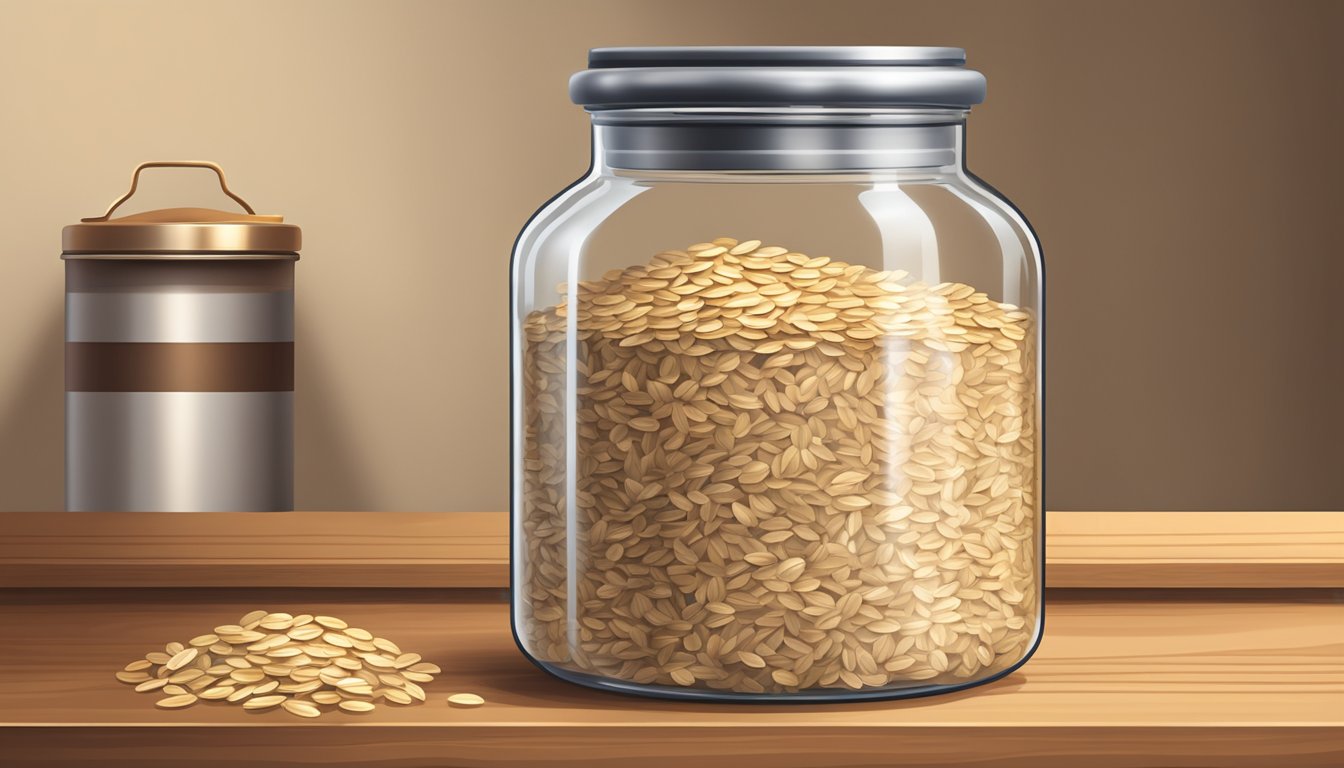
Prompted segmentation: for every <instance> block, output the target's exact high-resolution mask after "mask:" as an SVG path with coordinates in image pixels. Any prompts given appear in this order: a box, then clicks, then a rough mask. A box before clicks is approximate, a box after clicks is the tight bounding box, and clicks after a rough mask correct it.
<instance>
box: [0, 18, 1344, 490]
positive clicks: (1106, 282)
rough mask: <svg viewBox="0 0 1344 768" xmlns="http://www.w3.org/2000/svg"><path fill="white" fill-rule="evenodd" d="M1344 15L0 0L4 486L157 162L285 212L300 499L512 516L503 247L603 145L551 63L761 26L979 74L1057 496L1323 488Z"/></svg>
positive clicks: (44, 422) (981, 127)
mask: <svg viewBox="0 0 1344 768" xmlns="http://www.w3.org/2000/svg"><path fill="white" fill-rule="evenodd" d="M1341 7H1344V4H1337V3H1330V2H1321V3H1308V2H1276V3H1270V2H1265V3H1245V2H1243V3H1230V2H1229V3H1220V2H1212V3H1189V2H1182V3H1156V2H1154V3H1125V2H1118V1H1117V2H1110V1H1108V2H1094V3H1074V2H1036V3H997V2H985V3H966V2H942V3H940V2H929V3H910V4H904V3H897V2H871V3H869V2H839V1H838V0H832V1H831V2H827V3H821V2H773V3H770V2H730V1H726V0H725V1H721V2H705V1H703V0H683V1H681V2H670V1H669V2H629V1H626V2H596V1H593V2H533V3H527V2H491V1H490V0H472V1H471V2H397V1H390V0H382V1H380V2H372V1H368V2H231V3H227V4H226V3H222V2H220V3H193V2H176V1H173V2H168V1H164V2H38V1H37V0H30V1H28V2H15V1H13V0H0V211H3V212H4V217H3V221H4V226H3V232H4V235H3V238H2V239H0V509H5V510H17V509H54V508H59V507H60V505H61V503H62V501H61V472H62V470H61V429H62V427H61V422H62V414H61V388H62V385H61V322H62V321H61V306H62V304H61V302H62V283H61V266H60V262H59V261H58V259H57V256H58V250H59V238H60V228H61V226H62V225H64V224H67V223H71V222H73V221H75V220H76V219H77V218H79V217H80V216H88V215H93V214H95V213H100V212H101V211H102V209H103V207H104V206H105V205H106V204H107V203H108V202H109V200H110V199H111V198H112V197H113V196H115V195H117V194H119V193H120V192H121V191H122V190H123V187H124V185H125V183H126V181H127V177H128V174H129V171H130V170H131V168H132V167H133V166H134V165H135V163H137V162H139V161H141V160H147V159H167V158H207V159H214V160H217V161H219V162H221V163H222V164H223V165H224V167H225V168H226V169H227V170H228V172H229V174H230V181H231V182H232V185H233V186H234V187H235V188H236V189H237V191H239V192H240V193H242V194H243V195H244V196H245V197H248V198H249V199H250V200H251V201H252V202H253V203H254V204H255V205H256V206H257V207H258V209H259V210H260V211H263V212H277V213H283V214H285V215H286V216H287V217H289V219H290V220H292V221H295V222H297V223H299V224H301V225H303V227H304V239H305V248H304V252H303V260H302V261H301V262H300V264H299V309H298V313H299V317H298V321H299V324H300V330H299V338H298V341H299V352H298V356H299V357H298V364H299V385H298V388H299V398H300V401H299V417H298V467H299V469H298V478H297V481H298V504H299V505H300V506H301V507H303V508H309V509H313V508H330V509H407V510H410V509H415V510H421V509H434V510H438V509H441V510H466V509H501V508H503V507H504V506H505V504H506V500H507V497H508V489H507V479H506V478H507V432H506V430H507V407H506V391H507V376H508V370H507V366H508V360H507V353H506V350H507V344H508V339H507V284H506V281H507V273H508V254H509V248H510V246H511V244H512V242H513V238H514V236H515V234H516V233H517V230H518V228H519V226H520V225H521V224H522V223H523V222H524V221H525V220H526V218H527V216H528V215H529V214H530V213H531V212H532V210H533V209H534V208H535V207H536V206H537V205H538V204H539V203H541V202H543V201H544V200H546V198H547V197H549V196H550V195H551V194H552V193H554V192H555V191H557V190H559V189H560V188H561V187H562V186H564V185H565V184H566V183H567V182H569V181H570V180H571V179H573V178H574V177H575V176H577V175H579V174H580V173H581V172H582V171H583V170H584V168H585V167H586V166H587V162H588V158H587V156H586V153H587V133H586V132H587V125H586V120H585V117H584V115H583V113H582V112H581V111H580V110H579V109H578V108H576V107H574V106H572V105H570V104H569V103H568V100H567V97H566V91H565V82H566V78H567V76H568V74H569V73H570V72H572V71H574V70H576V69H579V68H581V67H582V66H583V65H584V56H585V51H586V49H587V48H589V47H592V46H598V45H619V44H627V45H639V44H751V43H756V44H764V43H777V44H788V43H794V44H805V43H812V44H819V43H824V44H836V43H864V44H902V43H904V44H949V45H961V46H965V47H967V48H968V49H969V52H970V59H971V65H972V66H973V67H975V68H978V69H980V70H982V71H983V72H985V74H986V75H987V76H988V78H989V101H988V102H987V103H986V104H985V105H984V106H983V107H982V108H980V109H977V110H976V111H975V113H974V115H973V117H972V121H971V132H970V137H971V145H970V146H971V149H970V164H971V167H972V169H973V170H975V171H976V172H977V173H978V174H979V175H981V176H982V177H984V178H985V179H987V180H988V181H989V182H990V183H992V184H994V185H995V186H997V187H998V188H999V189H1001V190H1002V191H1003V192H1004V193H1006V194H1007V195H1009V196H1010V197H1011V198H1012V199H1013V200H1014V201H1015V202H1016V203H1017V204H1018V205H1019V206H1020V207H1021V208H1022V209H1023V210H1024V211H1025V212H1026V213H1027V215H1028V216H1029V217H1030V218H1031V220H1032V221H1033V223H1034V224H1035V226H1036V228H1037V230H1038V232H1039V234H1040V236H1041V240H1042V242H1043V244H1044V248H1045V253H1046V260H1047V265H1048V270H1047V272H1048V276H1049V277H1048V291H1049V300H1048V324H1049V325H1048V327H1049V331H1048V357H1047V360H1048V378H1047V382H1048V384H1047V386H1048V397H1047V404H1048V405H1047V411H1048V417H1047V419H1048V420H1047V431H1046V434H1047V446H1048V448H1047V450H1048V454H1049V462H1048V496H1047V498H1048V502H1049V504H1050V506H1051V507H1052V508H1056V509H1060V508H1075V509H1087V508H1101V509H1106V508H1134V509H1138V508H1150V509H1163V508H1186V509H1201V508H1204V509H1219V508H1222V509H1237V508H1263V509H1275V508H1326V507H1333V508H1341V507H1344V472H1342V471H1341V467H1344V448H1342V447H1341V446H1344V441H1342V440H1341V428H1342V427H1344V403H1342V402H1341V392H1342V391H1344V364H1341V362H1340V360H1341V356H1342V355H1344V321H1341V317H1344V311H1341V308H1340V307H1341V303H1340V289H1341V285H1342V282H1344V281H1342V280H1341V278H1344V270H1342V269H1341V259H1342V257H1344V254H1341V245H1340V243H1341V241H1342V240H1344V238H1342V237H1341V235H1340V234H1339V224H1338V219H1339V215H1338V212H1337V209H1338V207H1339V204H1340V202H1341V193H1340V192H1339V187H1338V178H1339V176H1340V171H1341V164H1340V150H1339V149H1338V144H1339V141H1340V135H1341V128H1342V127H1344V126H1341V115H1340V101H1341V100H1340V98H1339V90H1338V85H1337V84H1336V82H1335V77H1337V75H1338V73H1339V65H1338V61H1337V55H1336V54H1334V53H1331V52H1330V49H1331V48H1332V46H1337V43H1338V39H1337V38H1338V32H1339V30H1340V29H1341V28H1344V14H1342V13H1341V11H1340V8H1341ZM207 182H208V179H206V178H201V179H195V180H193V181H192V182H191V184H192V185H194V186H190V190H199V195H197V197H198V198H200V201H201V202H207V203H216V202H217V201H219V200H221V198H218V197H212V196H210V193H209V191H208V184H207ZM173 183H174V182H172V181H171V180H170V179H169V178H167V177H163V176H160V177H158V178H157V179H156V178H147V179H146V185H145V186H146V197H145V199H146V201H147V202H148V204H149V205H151V206H161V205H169V204H174V203H176V202H178V200H177V199H176V198H175V197H174V196H173V195H170V194H168V192H173V193H176V194H181V193H182V192H184V191H189V190H188V187H186V186H176V187H174V186H173ZM156 189H157V193H156V191H155V190H156ZM218 205H219V206H220V207H223V204H222V202H220V203H218Z"/></svg>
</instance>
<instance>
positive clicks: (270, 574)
mask: <svg viewBox="0 0 1344 768" xmlns="http://www.w3.org/2000/svg"><path fill="white" fill-rule="evenodd" d="M1046 535H1047V542H1046V553H1047V569H1046V578H1047V583H1048V585H1049V586H1051V587H1114V588H1143V587H1228V588H1233V587H1236V588H1264V587H1272V588H1311V587H1332V586H1341V585H1344V512H1069V511H1059V512H1051V513H1049V515H1048V516H1047V532H1046ZM507 584H508V516H507V515H506V514H505V513H503V512H285V513H208V514H161V513H81V512H41V513H39V512H9V513H0V588H2V587H35V586H46V587H84V586H106V587H143V586H201V587H216V586H293V587H360V586H377V587H501V586H506V585H507Z"/></svg>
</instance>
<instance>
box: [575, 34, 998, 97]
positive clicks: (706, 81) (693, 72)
mask: <svg viewBox="0 0 1344 768" xmlns="http://www.w3.org/2000/svg"><path fill="white" fill-rule="evenodd" d="M965 61H966V58H965V51H964V50H963V49H961V48H948V47H919V46H725V47H717V46H705V47H653V48H596V49H593V50H592V51H590V53H589V68H588V69H586V70H584V71H582V72H579V73H576V74H575V75H574V76H573V77H571V78H570V81H569V94H570V98H571V99H572V100H573V101H574V103H576V104H580V105H583V106H584V107H585V108H586V109H588V110H590V111H597V110H607V109H631V108H648V107H669V106H683V107H697V106H702V107H760V106H766V107H769V106H781V107H783V106H787V107H796V106H812V107H821V108H827V107H854V108H862V107H935V108H937V107H950V108H960V109H969V108H970V106H971V105H973V104H979V103H981V102H982V101H984V98H985V77H984V75H982V74H981V73H979V72H977V71H975V70H971V69H966V68H965V66H964V65H965Z"/></svg>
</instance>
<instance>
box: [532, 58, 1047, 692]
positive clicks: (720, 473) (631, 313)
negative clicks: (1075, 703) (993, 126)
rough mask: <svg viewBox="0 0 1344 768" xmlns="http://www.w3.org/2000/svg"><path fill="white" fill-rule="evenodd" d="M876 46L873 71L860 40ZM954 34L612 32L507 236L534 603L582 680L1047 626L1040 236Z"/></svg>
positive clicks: (879, 681)
mask: <svg viewBox="0 0 1344 768" xmlns="http://www.w3.org/2000/svg"><path fill="white" fill-rule="evenodd" d="M855 64H862V65H863V66H854V65H855ZM963 64H964V52H962V51H960V50H959V49H947V48H730V49H721V48H675V49H599V50H595V51H593V52H592V55H591V58H590V69H589V70H587V71H585V72H582V73H580V74H578V75H576V76H575V78H574V79H573V80H572V81H571V86H570V88H571V95H572V96H573V97H574V100H575V101H576V102H577V103H580V104H584V105H585V106H586V107H587V109H588V110H589V111H590V112H591V114H592V117H593V164H592V169H591V171H590V173H589V174H588V175H587V176H585V177H584V178H583V179H581V180H580V181H578V182H577V183H575V184H574V185H573V186H571V187H570V188H569V189H567V190H565V191H564V192H562V193H561V194H559V195H558V196H556V197H555V198H554V199H553V200H551V201H550V202H549V203H548V204H547V205H546V206H545V207H543V208H542V209H541V210H540V211H538V212H537V214H536V215H535V216H534V217H533V218H532V219H531V221H529V222H528V224H527V226H526V227H525V228H524V229H523V231H522V233H521V235H520V236H519V238H518V242H517V245H516V247H515V250H514V260H513V307H512V309H513V336H512V366H513V375H512V387H513V399H512V407H513V420H512V423H513V437H512V439H513V474H512V479H513V487H512V499H513V509H512V526H513V551H512V557H513V624H514V633H515V637H516V639H517V641H518V643H519V646H520V647H521V648H522V650H523V651H524V653H525V654H526V655H527V656H528V657H529V658H530V659H531V660H532V661H534V662H535V663H537V664H538V665H539V666H541V667H542V668H543V669H545V670H547V671H549V672H551V673H553V674H555V675H557V676H559V677H561V678H564V679H566V680H570V681H573V682H577V683H580V684H584V685H589V686H593V687H598V688H606V689H614V690H620V691H627V692H633V693H641V694H646V695H654V696H670V697H685V698H703V699H737V700H791V701H798V700H845V699H860V698H888V697H899V696H915V695H922V694H927V693H933V692H940V691H947V690H954V689H959V688H964V687H967V686H970V685H975V684H978V683H984V682H987V681H989V680H993V679H995V678H998V677H1001V676H1003V675H1006V674H1008V673H1009V672H1011V671H1012V670H1014V669H1016V668H1017V667H1018V666H1020V665H1021V664H1022V663H1024V662H1025V661H1026V659H1027V658H1028V657H1029V656H1030V655H1031V653H1032V651H1034V649H1035V647H1036V645H1037V643H1038V641H1039V637H1040V630H1041V626H1042V606H1041V596H1042V593H1041V587H1042V578H1041V574H1042V562H1043V553H1042V545H1043V537H1042V531H1043V526H1042V507H1041V441H1040V436H1041V429H1040V424H1041V397H1040V392H1041V388H1040V381H1041V376H1040V374H1041V370H1042V367H1041V349H1042V346H1041V327H1042V325H1041V308H1042V297H1043V294H1042V273H1041V257H1040V248H1039V245H1038V243H1037V241H1036V238H1035V236H1034V235H1033V233H1032V231H1031V229H1030V227H1029V225H1028V224H1027V222H1026V220H1025V219H1024V218H1023V217H1022V216H1021V215H1020V214H1019V213H1018V212H1017V211H1016V210H1015V209H1014V208H1013V207H1012V205H1011V204H1009V203H1008V202H1007V201H1006V200H1004V199H1003V198H1002V197H1001V196H1000V195H998V194H997V193H996V192H995V191H994V190H993V189H991V188H990V187H988V186H987V185H985V184H984V183H983V182H981V181H979V180H978V179H976V178H975V177H974V176H972V175H971V174H970V173H969V172H968V171H967V170H966V166H965V162H964V158H965V120H966V114H967V111H968V110H969V107H970V106H971V105H972V104H975V103H979V102H980V101H981V100H982V99H983V95H984V79H983V77H982V76H981V75H980V74H979V73H977V72H973V71H971V70H967V69H965V68H964V66H963Z"/></svg>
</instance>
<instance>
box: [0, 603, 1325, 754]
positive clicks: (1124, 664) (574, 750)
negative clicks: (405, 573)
mask: <svg viewBox="0 0 1344 768" xmlns="http://www.w3.org/2000/svg"><path fill="white" fill-rule="evenodd" d="M1047 606H1048V607H1047V629H1046V636H1045V640H1044V642H1043V644H1042V645H1041V647H1040V650H1039V651H1038V653H1037V655H1036V657H1035V658H1034V659H1033V660H1032V661H1031V662H1030V663H1029V664H1028V665H1027V666H1025V667H1024V668H1023V669H1021V670H1019V671H1018V672H1016V673H1014V674H1013V675H1011V676H1009V677H1008V678H1005V679H1003V680H1000V681H997V682H995V683H991V684H989V685H987V686H984V687H981V688H979V689H973V690H969V691H963V692H960V693H955V694H950V695H946V696H939V697H931V698H925V699H916V700H908V701H895V702H875V703H864V704H842V705H773V706H769V705H756V706H749V705H714V704H688V703H675V702H666V701H656V700H644V699H636V698H630V697H625V696H619V695H615V694H607V693H601V692H597V691H591V690H587V689H583V688H579V687H576V686H573V685H570V684H567V683H563V682H561V681H558V680H555V679H553V678H551V677H549V676H548V675H546V674H545V673H543V672H541V671H540V670H538V669H536V668H535V667H533V666H532V665H531V664H529V663H528V662H527V661H526V660H525V659H524V658H523V657H522V655H521V654H520V653H519V652H518V651H517V650H516V649H515V647H514V644H513V640H512V638H511V636H510V633H509V620H508V608H507V605H506V603H505V602H504V594H503V592H502V590H497V589H496V590H463V589H457V590H407V589H379V590H319V589H310V590H293V589H237V588H234V589H211V590H198V589H167V590H164V589H159V590H130V589H125V590H123V589H99V590H51V589H47V590H37V589H32V590H26V589H8V590H0V613H2V614H3V615H4V617H5V620H4V622H3V623H0V648H3V649H4V650H5V653H4V654H3V655H0V680H4V685H2V686H0V743H2V744H4V748H3V757H0V763H3V764H4V765H6V766H15V765H52V766H79V765H90V766H93V765H96V766H100V767H107V766H114V767H115V766H137V767H138V766H174V767H176V766H182V765H191V766H200V767H204V766H224V765H228V766H240V765H312V764H320V763H326V762H331V763H340V764H343V765H347V764H348V765H355V764H358V765H365V766H389V767H390V766H397V767H398V768H410V767H411V766H430V765H434V766H445V765H451V766H511V765H571V766H572V765H585V766H611V767H612V768H616V767H618V766H631V765H639V766H648V767H649V768H661V767H663V766H667V767H668V768H672V767H676V768H682V766H685V765H688V764H695V765H697V766H705V767H706V768H712V767H713V766H720V765H722V766H733V767H734V768H741V767H742V766H750V765H757V764H759V765H770V766H772V767H777V768H816V767H819V766H842V765H843V766H874V767H876V766H895V765H940V766H947V765H961V764H968V765H975V766H980V767H981V768H987V767H992V766H997V767H999V768H1006V767H1008V766H1028V765H1030V766H1070V767H1072V766H1080V765H1086V766H1089V767H1091V766H1097V767H1099V768H1107V767H1108V766H1109V767H1119V766H1210V765H1219V766H1272V767H1273V768H1284V767H1285V766H1294V767H1295V768H1309V767H1311V766H1338V765H1341V764H1344V706H1342V705H1341V703H1342V702H1344V636H1341V633H1340V627H1341V626H1344V603H1341V600H1340V595H1339V593H1338V592H1332V591H1328V590H1315V591H1287V590H1284V591H1267V590H1257V591H1253V592H1251V591H1247V592H1235V591H1226V590H1211V589H1204V590H1161V591H1157V590H1151V591H1123V590H1072V591H1064V592H1053V593H1051V595H1050V596H1049V601H1048V603H1047ZM257 607H264V608H270V609H273V610H288V611H291V612H294V613H298V612H300V611H303V612H311V613H329V614H333V615H338V616H342V617H345V618H347V619H349V620H351V621H353V622H357V623H358V624H360V625H362V626H365V627H367V628H370V629H372V630H374V631H375V632H377V633H379V634H382V635H385V636H387V637H390V638H391V639H393V640H395V641H397V642H398V643H400V644H401V645H402V646H403V647H404V648H407V649H409V650H415V651H417V652H420V653H422V654H423V655H424V656H425V657H426V658H427V659H428V660H431V661H434V662H436V663H438V664H440V665H441V666H442V667H443V669H444V674H443V675H442V676H440V677H439V678H438V679H437V680H436V681H435V682H434V683H433V684H431V685H430V686H429V687H428V692H429V694H430V700H429V702H428V703H426V704H422V705H418V706H412V707H380V708H379V709H378V710H376V711H375V712H373V713H370V714H368V715H349V714H344V713H339V712H338V713H331V714H328V715H325V716H323V717H322V718H321V719H319V720H316V721H300V720H298V719H297V718H294V717H292V716H290V715H287V714H286V713H284V712H265V713H251V712H244V711H242V710H241V709H239V708H237V707H232V706H226V705H222V704H216V703H207V702H202V703H199V704H197V705H195V706H193V707H191V708H189V709H185V710H174V711H164V710H158V709H155V708H154V706H153V701H154V699H155V697H154V696H153V695H142V694H136V693H134V692H133V691H132V690H131V689H130V688H129V687H128V686H125V685H123V684H121V683H119V682H117V681H116V680H115V679H114V678H113V673H114V672H115V671H116V670H118V669H120V668H121V666H122V665H124V664H125V663H126V662H128V661H130V660H132V659H135V658H139V657H140V656H142V655H143V654H144V653H145V652H146V651H148V650H153V649H154V648H156V647H159V646H161V645H162V644H163V643H164V642H165V641H168V640H172V639H183V640H184V639H186V638H188V637H190V636H192V635H194V634H197V633H199V632H203V631H207V630H208V629H209V628H210V627H213V626H214V625H216V624H219V623H222V622H225V621H228V620H231V619H233V618H235V617H236V616H238V615H241V614H242V613H243V612H245V611H246V610H250V609H253V608H257ZM459 691H473V692H476V693H479V694H481V695H483V696H484V697H485V698H486V699H487V702H488V703H487V704H486V706H484V707H481V708H479V709H473V710H464V709H454V708H450V707H449V706H448V705H447V704H446V702H445V699H446V697H447V695H448V694H450V693H454V692H459Z"/></svg>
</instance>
